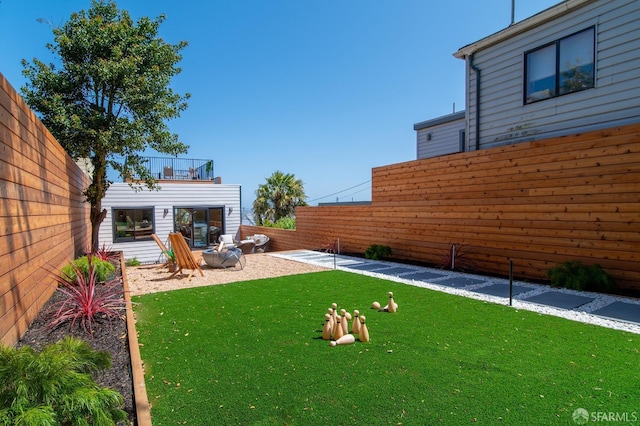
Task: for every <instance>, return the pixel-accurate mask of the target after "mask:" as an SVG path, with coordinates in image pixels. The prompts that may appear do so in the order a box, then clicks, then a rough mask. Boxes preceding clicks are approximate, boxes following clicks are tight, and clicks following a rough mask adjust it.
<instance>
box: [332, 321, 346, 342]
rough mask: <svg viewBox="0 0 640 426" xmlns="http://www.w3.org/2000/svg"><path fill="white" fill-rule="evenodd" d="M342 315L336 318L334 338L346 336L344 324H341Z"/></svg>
mask: <svg viewBox="0 0 640 426" xmlns="http://www.w3.org/2000/svg"><path fill="white" fill-rule="evenodd" d="M341 319H342V318H341V317H337V318H336V321H337V322H336V327H335V329H334V330H333V339H334V340H338V339H339V338H341V337H342V336H344V329H343V328H342V324H340V321H341Z"/></svg>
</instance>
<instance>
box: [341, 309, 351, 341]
mask: <svg viewBox="0 0 640 426" xmlns="http://www.w3.org/2000/svg"><path fill="white" fill-rule="evenodd" d="M340 323H341V324H342V334H343V335H344V334H349V320H348V319H347V311H346V309H341V310H340Z"/></svg>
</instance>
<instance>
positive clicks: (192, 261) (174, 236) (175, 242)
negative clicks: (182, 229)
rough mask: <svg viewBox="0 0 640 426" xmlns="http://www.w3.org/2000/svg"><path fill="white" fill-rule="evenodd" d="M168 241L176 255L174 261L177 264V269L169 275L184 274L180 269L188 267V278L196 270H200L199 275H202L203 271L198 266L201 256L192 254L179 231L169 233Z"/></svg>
mask: <svg viewBox="0 0 640 426" xmlns="http://www.w3.org/2000/svg"><path fill="white" fill-rule="evenodd" d="M169 242H170V243H171V248H172V249H173V253H174V254H175V255H176V263H177V264H178V269H177V270H176V271H175V272H174V273H173V274H172V275H171V276H172V277H173V276H174V275H176V274H178V273H180V274H183V275H184V274H185V272H182V270H183V269H190V270H191V273H190V274H189V277H188V279H191V277H192V276H193V274H195V273H196V271H200V275H202V276H203V277H204V273H203V272H202V269H201V268H200V263H201V262H202V257H201V256H199V257H198V258H195V257H194V256H193V253H192V252H191V249H190V248H189V246H188V245H187V242H186V241H185V240H184V237H183V236H182V234H181V233H179V232H175V233H171V234H169Z"/></svg>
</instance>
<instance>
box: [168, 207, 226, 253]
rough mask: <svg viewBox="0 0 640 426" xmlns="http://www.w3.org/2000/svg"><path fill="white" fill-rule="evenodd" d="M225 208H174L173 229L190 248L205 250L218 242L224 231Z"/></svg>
mask: <svg viewBox="0 0 640 426" xmlns="http://www.w3.org/2000/svg"><path fill="white" fill-rule="evenodd" d="M223 221H224V207H207V206H205V207H174V208H173V229H174V230H175V232H180V233H181V234H182V235H183V236H184V238H185V239H186V240H187V244H188V245H189V247H194V248H203V247H207V246H211V245H214V244H216V243H217V242H218V239H219V238H220V235H222V233H223V232H222V230H223V229H224V223H223Z"/></svg>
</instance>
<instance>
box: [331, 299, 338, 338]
mask: <svg viewBox="0 0 640 426" xmlns="http://www.w3.org/2000/svg"><path fill="white" fill-rule="evenodd" d="M331 317H332V318H333V332H334V333H335V332H336V323H337V322H338V321H336V320H337V319H338V304H337V303H332V304H331Z"/></svg>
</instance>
